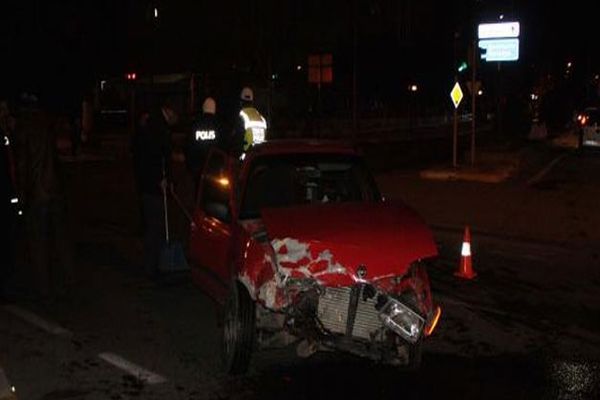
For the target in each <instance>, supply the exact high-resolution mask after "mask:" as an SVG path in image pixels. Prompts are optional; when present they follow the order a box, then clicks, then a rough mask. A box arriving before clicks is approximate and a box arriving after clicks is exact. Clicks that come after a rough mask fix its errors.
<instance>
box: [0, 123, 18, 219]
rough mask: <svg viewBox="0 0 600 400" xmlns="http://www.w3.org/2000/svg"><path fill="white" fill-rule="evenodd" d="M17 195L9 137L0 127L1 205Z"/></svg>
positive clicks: (4, 204) (8, 202)
mask: <svg viewBox="0 0 600 400" xmlns="http://www.w3.org/2000/svg"><path fill="white" fill-rule="evenodd" d="M15 197H17V193H16V185H15V165H14V163H13V157H12V154H11V148H10V139H9V138H8V136H7V135H6V134H5V133H4V132H3V131H2V129H0V201H2V207H5V206H7V205H8V204H10V201H11V199H13V198H15Z"/></svg>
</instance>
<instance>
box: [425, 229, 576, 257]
mask: <svg viewBox="0 0 600 400" xmlns="http://www.w3.org/2000/svg"><path fill="white" fill-rule="evenodd" d="M429 226H430V227H431V230H432V231H433V232H434V233H450V234H456V235H458V236H459V237H461V238H462V234H463V232H464V229H465V228H464V226H454V225H443V224H429ZM470 229H471V235H472V236H479V237H484V238H488V239H497V240H506V241H517V242H519V243H523V244H531V245H536V246H552V247H554V248H557V249H560V250H564V251H569V250H573V249H577V248H578V247H579V246H577V245H574V244H567V243H565V242H564V241H558V240H541V239H532V238H531V237H527V236H522V235H510V234H506V233H498V232H491V231H486V230H485V229H479V228H474V227H473V226H472V225H470Z"/></svg>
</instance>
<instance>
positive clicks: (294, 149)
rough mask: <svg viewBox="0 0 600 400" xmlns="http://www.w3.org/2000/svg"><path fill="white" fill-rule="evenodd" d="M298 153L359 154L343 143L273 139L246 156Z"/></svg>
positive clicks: (255, 147) (257, 146)
mask: <svg viewBox="0 0 600 400" xmlns="http://www.w3.org/2000/svg"><path fill="white" fill-rule="evenodd" d="M298 153H301V154H306V153H329V154H331V153H333V154H343V155H360V154H361V153H360V151H359V150H358V149H357V148H356V147H355V146H353V145H352V144H350V143H348V142H344V141H337V140H321V139H319V140H317V139H274V140H269V141H267V142H264V143H261V144H258V145H255V146H253V147H252V149H251V150H250V151H249V152H248V156H251V157H257V156H263V155H270V154H298Z"/></svg>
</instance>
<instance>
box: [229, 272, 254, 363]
mask: <svg viewBox="0 0 600 400" xmlns="http://www.w3.org/2000/svg"><path fill="white" fill-rule="evenodd" d="M255 317H256V315H255V304H254V301H253V300H252V299H251V298H250V295H249V294H248V291H247V290H246V288H245V287H244V286H243V285H241V284H240V283H239V282H235V283H233V284H232V286H231V291H230V293H229V297H228V299H227V302H226V304H225V309H224V311H223V331H222V336H221V338H222V349H221V353H222V362H223V368H224V370H225V372H226V373H228V374H232V375H237V374H243V373H245V372H246V371H247V370H248V366H249V365H250V359H251V357H252V351H253V350H254V341H255V333H256V318H255Z"/></svg>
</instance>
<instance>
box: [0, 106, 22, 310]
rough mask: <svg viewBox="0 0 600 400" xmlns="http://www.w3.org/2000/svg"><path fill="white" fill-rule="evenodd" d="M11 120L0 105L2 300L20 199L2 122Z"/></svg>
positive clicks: (12, 259)
mask: <svg viewBox="0 0 600 400" xmlns="http://www.w3.org/2000/svg"><path fill="white" fill-rule="evenodd" d="M7 118H9V115H8V108H7V107H6V102H4V101H1V104H0V140H1V142H0V221H2V233H3V237H4V239H3V240H1V241H0V243H1V245H0V254H1V255H2V256H1V257H2V258H1V261H0V300H1V299H2V298H3V297H4V296H5V295H6V288H7V287H6V286H7V284H8V280H9V279H10V277H11V275H12V273H13V271H14V265H15V247H16V241H15V233H16V232H15V231H16V229H15V228H16V221H17V211H18V207H19V204H18V203H19V198H18V197H17V190H16V182H15V164H14V159H13V155H12V149H11V138H10V135H9V133H8V132H7V130H6V129H5V127H4V125H5V124H3V123H2V122H3V121H4V120H5V119H7Z"/></svg>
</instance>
